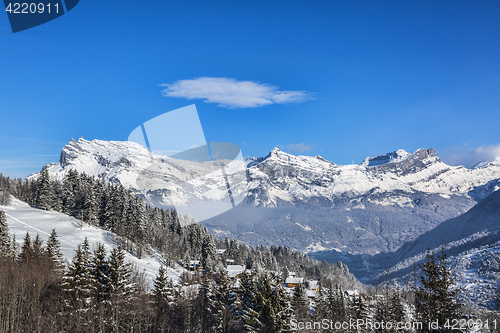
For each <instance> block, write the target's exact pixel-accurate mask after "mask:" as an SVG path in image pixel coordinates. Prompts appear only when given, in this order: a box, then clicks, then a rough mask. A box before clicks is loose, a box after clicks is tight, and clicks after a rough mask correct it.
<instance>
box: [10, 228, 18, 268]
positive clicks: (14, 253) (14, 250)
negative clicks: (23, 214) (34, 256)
mask: <svg viewBox="0 0 500 333" xmlns="http://www.w3.org/2000/svg"><path fill="white" fill-rule="evenodd" d="M8 256H9V258H10V259H12V260H13V261H16V260H17V259H18V258H19V247H18V245H17V241H16V234H14V235H12V239H11V240H10V244H9V253H8Z"/></svg>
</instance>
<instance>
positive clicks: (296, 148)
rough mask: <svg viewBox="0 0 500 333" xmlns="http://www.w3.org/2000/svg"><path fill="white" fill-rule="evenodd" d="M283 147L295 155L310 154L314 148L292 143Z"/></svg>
mask: <svg viewBox="0 0 500 333" xmlns="http://www.w3.org/2000/svg"><path fill="white" fill-rule="evenodd" d="M281 147H282V148H283V149H284V150H286V151H288V152H290V153H293V154H297V153H299V154H301V153H308V152H310V151H311V150H312V149H313V148H314V147H313V146H312V145H308V144H305V143H290V144H289V145H286V146H281Z"/></svg>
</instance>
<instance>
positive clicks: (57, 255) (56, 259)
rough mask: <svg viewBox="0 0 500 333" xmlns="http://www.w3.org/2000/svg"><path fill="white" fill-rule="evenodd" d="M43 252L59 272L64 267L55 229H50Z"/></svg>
mask: <svg viewBox="0 0 500 333" xmlns="http://www.w3.org/2000/svg"><path fill="white" fill-rule="evenodd" d="M45 253H46V254H47V257H48V258H49V260H50V261H51V262H52V268H53V269H54V270H56V271H59V272H61V271H62V270H63V269H64V257H63V254H62V252H61V242H59V239H58V237H57V233H56V229H52V232H51V233H50V236H49V239H48V240H47V247H46V249H45Z"/></svg>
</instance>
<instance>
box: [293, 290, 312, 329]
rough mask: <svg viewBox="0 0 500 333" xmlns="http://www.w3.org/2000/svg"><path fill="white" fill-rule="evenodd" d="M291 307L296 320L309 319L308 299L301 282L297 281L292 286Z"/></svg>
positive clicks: (303, 320)
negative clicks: (297, 282)
mask: <svg viewBox="0 0 500 333" xmlns="http://www.w3.org/2000/svg"><path fill="white" fill-rule="evenodd" d="M292 309H293V311H294V314H295V318H296V319H297V320H298V321H301V322H305V321H308V320H309V317H310V314H309V299H308V298H307V290H306V288H305V286H304V284H303V283H299V284H297V285H296V286H295V288H293V296H292Z"/></svg>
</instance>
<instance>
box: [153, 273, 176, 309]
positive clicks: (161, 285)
mask: <svg viewBox="0 0 500 333" xmlns="http://www.w3.org/2000/svg"><path fill="white" fill-rule="evenodd" d="M152 294H153V295H154V296H155V299H156V303H157V304H160V303H162V302H169V301H171V300H172V294H171V289H169V283H168V276H167V270H166V269H165V267H164V266H163V265H162V266H160V268H159V270H158V274H157V275H156V277H155V279H154V281H153V290H152Z"/></svg>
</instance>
